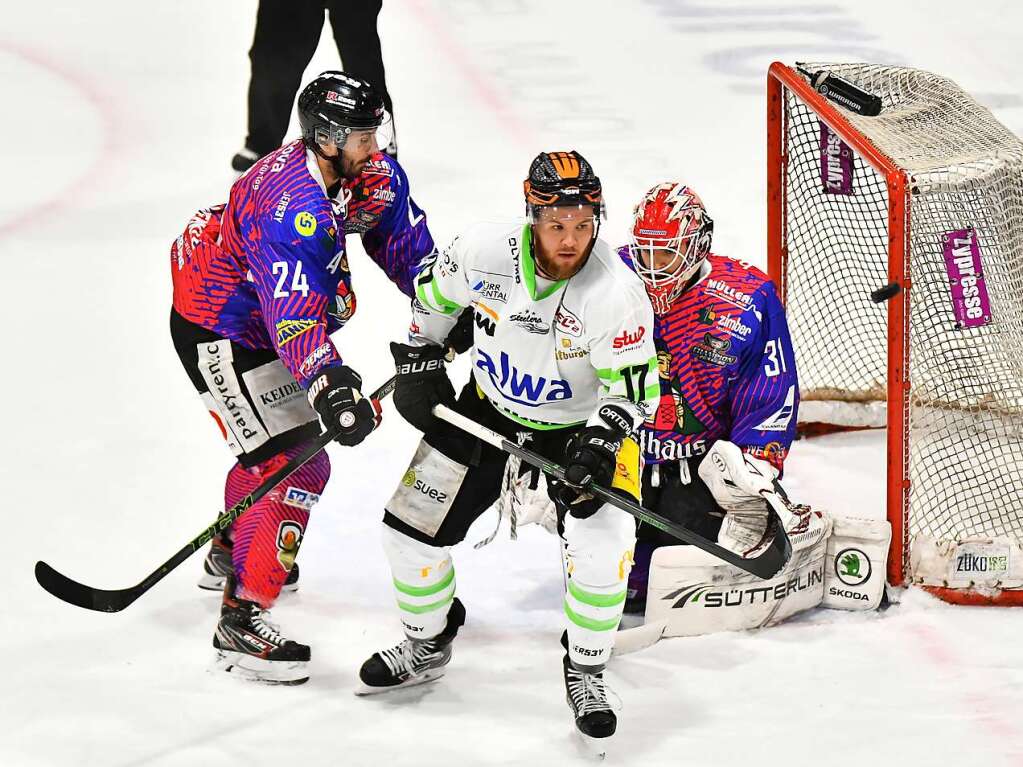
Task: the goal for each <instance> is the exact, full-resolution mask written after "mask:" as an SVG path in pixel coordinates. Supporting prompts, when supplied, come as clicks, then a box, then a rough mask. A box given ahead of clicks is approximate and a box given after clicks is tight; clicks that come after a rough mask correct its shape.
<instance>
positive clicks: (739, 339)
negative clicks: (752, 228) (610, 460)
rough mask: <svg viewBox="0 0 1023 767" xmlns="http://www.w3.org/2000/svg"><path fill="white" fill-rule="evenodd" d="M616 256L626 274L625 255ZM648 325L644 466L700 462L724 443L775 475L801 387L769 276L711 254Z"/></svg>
mask: <svg viewBox="0 0 1023 767" xmlns="http://www.w3.org/2000/svg"><path fill="white" fill-rule="evenodd" d="M618 253H619V255H620V256H621V257H622V259H623V260H624V261H625V262H626V263H627V264H629V265H630V266H631V265H632V263H631V258H630V256H629V253H628V248H621V249H620V250H619V251H618ZM654 320H655V321H654V344H655V346H656V348H657V368H658V373H659V379H660V386H661V398H660V403H659V404H658V407H657V412H656V413H654V414H653V415H652V416H651V417H650V418H648V419H647V421H646V423H644V424H643V426H642V427H641V430H640V438H641V444H642V446H643V451H644V455H645V458H646V461H647V462H648V463H661V462H664V461H675V460H681V459H685V458H691V457H697V456H701V455H703V454H704V453H706V452H707V450H708V449H709V448H710V446H711V445H712V444H713V443H714V442H715V441H716V440H719V439H727V440H729V441H731V442H734V443H735V444H737V445H739V446H740V447H741V448H743V449H744V450H746V451H747V452H750V453H752V454H754V455H756V456H757V457H759V458H764V459H766V460H769V461H770V462H771V463H772V464H774V465H775V466H776V467H778V468H779V469H780V468H781V466H782V462H783V461H784V459H785V455H786V453H787V452H788V449H789V446H790V445H791V444H792V440H793V438H794V437H795V428H796V409H797V408H798V406H799V387H798V384H797V381H796V366H795V360H794V358H793V356H792V344H791V342H790V341H789V331H788V325H787V323H786V322H785V310H784V309H783V308H782V305H781V302H780V301H779V300H778V295H777V293H776V292H775V289H774V285H773V284H772V283H771V281H770V280H769V279H768V277H767V275H766V274H764V273H763V272H761V271H760V270H759V269H756V268H755V267H752V266H749V265H748V264H742V263H740V262H738V261H734V260H732V259H730V258H725V257H723V256H716V255H714V254H711V255H710V256H708V257H707V260H706V262H705V263H704V265H703V267H702V268H701V272H700V278H699V279H698V281H697V282H696V283H695V284H694V285H693V286H691V287H690V288H689V289H688V290H686V291H685V292H684V293H683V294H682V295H681V296H679V298H677V299H676V300H675V302H674V303H673V304H672V305H671V308H670V309H669V310H668V312H667V313H666V314H664V315H657V316H655V318H654Z"/></svg>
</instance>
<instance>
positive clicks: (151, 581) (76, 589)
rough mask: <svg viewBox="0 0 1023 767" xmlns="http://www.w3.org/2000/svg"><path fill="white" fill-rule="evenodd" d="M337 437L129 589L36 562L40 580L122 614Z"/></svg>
mask: <svg viewBox="0 0 1023 767" xmlns="http://www.w3.org/2000/svg"><path fill="white" fill-rule="evenodd" d="M394 383H395V379H394V377H393V376H392V377H391V378H390V379H389V380H388V381H387V383H385V384H384V385H383V386H381V387H380V388H379V389H377V390H376V391H375V392H373V393H372V394H371V395H370V398H371V399H375V400H381V399H383V398H384V397H386V396H387V395H389V394H390V393H391V392H392V391H394ZM335 436H337V435H336V432H334V431H333V430H331V431H325V432H323V433H322V434H320V435H319V436H318V437H316V438H315V439H314V440H313V441H312V442H311V443H310V444H309V446H308V447H306V449H305V450H303V451H302V452H301V453H299V454H298V455H296V456H295V457H294V458H292V459H291V460H290V461H288V462H287V463H286V464H285V465H284V466H282V467H281V468H280V469H278V470H277V471H275V472H274V473H273V474H272V475H270V476H269V477H267V478H266V479H265V480H264V481H263V483H262V484H261V485H260V486H259V487H257V488H256V489H255V490H253V491H252V492H251V493H249V494H248V495H247V496H245V497H244V498H242V499H241V500H240V501H239V502H238V503H236V504H235V505H234V506H232V507H231V508H230V509H228V510H227V511H225V512H224V513H223V514H221V515H220V516H219V517H217V519H216V521H214V522H213V524H212V525H210V526H209V527H207V528H206V529H205V530H203V531H202V532H201V533H199V534H198V535H197V536H196V537H195V538H193V539H192V540H191V541H189V542H188V543H186V544H185V545H184V546H182V547H181V548H180V549H179V550H178V551H177V552H176V553H175V554H174V556H172V557H171V558H170V559H168V560H167V561H166V562H164V563H163V564H162V565H160V567H158V568H157V569H156V570H154V571H153V572H151V573H150V574H149V575H148V576H146V578H145V579H144V580H143V581H141V582H140V583H137V584H135V585H134V586H131V587H129V588H126V589H97V588H93V587H92V586H86V585H85V584H83V583H79V582H78V581H75V580H72V579H71V578H68V577H67V576H66V575H63V574H61V573H59V572H57V571H56V570H54V569H53V568H52V567H50V566H49V565H48V564H46V563H45V562H43V561H39V562H36V567H35V576H36V581H37V582H38V583H39V585H40V586H42V587H43V588H44V589H45V590H46V591H48V592H49V593H50V594H52V595H53V596H55V597H57V599H59V600H61V601H63V602H67V603H68V604H70V605H74V606H75V607H81V608H83V609H85V610H95V611H97V612H103V613H116V612H120V611H121V610H123V609H124V608H126V607H127V606H128V605H130V604H131V603H132V602H134V601H135V600H136V599H138V598H139V597H140V596H142V595H143V594H145V593H146V592H147V591H149V589H151V588H152V587H153V586H155V585H156V584H157V583H159V582H160V581H161V580H163V578H164V576H166V575H167V574H168V573H169V572H170V571H171V570H173V569H174V568H176V567H177V566H178V565H180V564H181V563H182V562H184V561H185V560H186V559H188V558H189V557H190V556H192V554H194V553H195V552H196V551H198V550H199V549H201V548H202V547H203V546H205V545H206V544H207V543H209V542H210V540H211V539H212V538H213V536H214V535H216V534H217V533H219V532H221V531H223V530H226V529H227V528H228V527H229V526H230V525H231V524H232V523H233V522H234V521H235V520H236V519H238V517H240V516H241V515H242V514H244V513H245V512H246V511H247V510H248V509H249V508H250V507H251V506H252V505H253V504H254V503H255V502H256V501H258V500H259V499H260V498H262V497H263V496H264V495H266V494H267V493H269V492H270V491H271V490H273V489H274V488H275V487H277V485H279V484H280V483H281V482H283V481H284V480H285V479H287V478H288V477H289V476H291V474H293V473H294V472H296V471H297V470H298V469H299V468H300V467H301V466H303V465H304V464H305V463H307V462H308V461H309V460H310V459H311V458H312V457H313V456H314V455H316V454H317V453H319V452H320V451H321V450H323V448H325V447H326V446H327V445H328V444H330V442H332V441H333V439H334V437H335Z"/></svg>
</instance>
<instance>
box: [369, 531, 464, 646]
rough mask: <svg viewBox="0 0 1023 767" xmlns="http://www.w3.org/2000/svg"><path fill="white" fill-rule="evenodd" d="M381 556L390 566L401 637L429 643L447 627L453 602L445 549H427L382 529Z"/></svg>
mask: <svg viewBox="0 0 1023 767" xmlns="http://www.w3.org/2000/svg"><path fill="white" fill-rule="evenodd" d="M383 528H384V530H383V543H384V553H385V554H386V555H387V561H388V562H390V564H391V575H392V577H393V583H394V595H395V597H396V599H397V602H398V611H399V612H400V613H401V624H402V626H403V627H404V629H405V634H406V635H408V636H409V637H411V638H413V639H430V638H431V637H435V636H437V635H438V634H440V633H441V632H442V631H443V630H444V627H445V626H446V625H447V616H448V610H449V609H450V607H451V603H452V600H453V599H454V598H455V566H454V564H453V563H452V561H451V549H450V547H448V546H431V545H430V544H428V543H423V542H421V541H417V540H415V539H414V538H411V537H409V536H407V535H405V534H404V533H401V532H398V531H397V530H395V529H394V528H392V527H390V526H389V525H387V524H384V526H383Z"/></svg>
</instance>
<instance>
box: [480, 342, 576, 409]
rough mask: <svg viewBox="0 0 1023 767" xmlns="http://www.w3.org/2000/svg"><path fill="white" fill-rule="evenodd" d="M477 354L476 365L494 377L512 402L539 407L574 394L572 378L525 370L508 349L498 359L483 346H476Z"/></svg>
mask: <svg viewBox="0 0 1023 767" xmlns="http://www.w3.org/2000/svg"><path fill="white" fill-rule="evenodd" d="M476 354H477V355H478V356H477V359H476V367H477V368H479V369H480V370H482V371H483V372H484V373H486V374H487V375H488V376H489V377H490V381H491V383H493V384H494V387H495V388H497V389H498V390H499V391H500V392H501V394H502V395H504V398H505V399H507V400H509V401H510V402H517V403H519V404H520V405H528V406H530V407H536V406H538V405H545V404H547V403H548V402H562V401H563V400H567V399H571V398H572V387H571V386H569V384H568V381H565V380H563V379H560V378H556V379H551V380H548V379H547V378H544V377H543V376H534V375H532V374H531V373H523V372H522V371H520V370H519V369H518V368H517V367H515V366H514V365H512V364H511V361H510V360H509V359H508V354H507V353H506V352H501V355H500V357H499V358H498V361H497V362H496V363H495V362H494V358H493V357H491V356H490V355H489V354H487V353H486V352H485V351H483V350H482V349H480V348H477V349H476Z"/></svg>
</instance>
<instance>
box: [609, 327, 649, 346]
mask: <svg viewBox="0 0 1023 767" xmlns="http://www.w3.org/2000/svg"><path fill="white" fill-rule="evenodd" d="M645 335H646V328H645V327H644V326H643V325H640V326H639V329H638V330H634V331H629V330H623V331H622V334H621V335H620V336H615V338H614V340H613V341H612V342H611V347H612V348H613V349H618V350H620V349H630V348H632V347H633V346H638V345H639V344H640V343H641V342H642V341H643V337H644V336H645Z"/></svg>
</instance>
